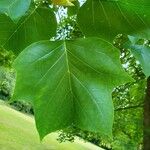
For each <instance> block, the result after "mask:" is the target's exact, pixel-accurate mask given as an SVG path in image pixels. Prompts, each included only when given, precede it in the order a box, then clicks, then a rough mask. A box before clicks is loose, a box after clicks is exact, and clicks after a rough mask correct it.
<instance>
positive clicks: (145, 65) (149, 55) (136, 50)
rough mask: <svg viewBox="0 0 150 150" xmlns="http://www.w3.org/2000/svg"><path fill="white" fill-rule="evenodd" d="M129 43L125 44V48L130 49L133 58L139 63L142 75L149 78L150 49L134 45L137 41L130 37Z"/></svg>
mask: <svg viewBox="0 0 150 150" xmlns="http://www.w3.org/2000/svg"><path fill="white" fill-rule="evenodd" d="M130 39H131V42H129V43H126V45H125V47H128V48H130V50H131V52H132V53H133V55H134V56H135V58H136V59H137V60H138V61H139V62H140V64H141V66H142V69H143V72H144V74H145V75H146V76H147V77H149V76H150V47H149V46H146V45H140V44H138V43H136V41H137V39H136V38H133V37H130Z"/></svg>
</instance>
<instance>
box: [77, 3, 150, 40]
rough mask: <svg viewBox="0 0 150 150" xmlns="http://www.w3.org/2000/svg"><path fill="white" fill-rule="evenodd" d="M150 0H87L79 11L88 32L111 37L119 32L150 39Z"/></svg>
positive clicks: (83, 29)
mask: <svg viewBox="0 0 150 150" xmlns="http://www.w3.org/2000/svg"><path fill="white" fill-rule="evenodd" d="M149 10H150V1H149V0H134V1H131V0H87V2H86V3H85V4H84V5H83V6H82V7H81V9H80V10H79V13H78V23H79V25H80V28H81V30H82V31H83V33H84V34H85V36H99V37H101V38H105V39H106V40H108V41H111V42H112V40H113V39H114V37H115V36H116V35H117V34H127V35H134V36H138V37H140V38H146V39H150V19H149V18H150V11H149Z"/></svg>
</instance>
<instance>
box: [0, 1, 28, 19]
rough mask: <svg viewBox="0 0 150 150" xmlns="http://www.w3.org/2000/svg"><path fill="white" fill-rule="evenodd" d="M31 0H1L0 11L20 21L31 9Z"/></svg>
mask: <svg viewBox="0 0 150 150" xmlns="http://www.w3.org/2000/svg"><path fill="white" fill-rule="evenodd" d="M30 3H31V0H0V12H1V13H6V14H7V15H8V16H9V17H10V18H11V19H12V20H14V21H18V20H19V19H20V18H21V17H22V16H23V15H24V14H25V13H26V11H27V10H28V9H29V6H30Z"/></svg>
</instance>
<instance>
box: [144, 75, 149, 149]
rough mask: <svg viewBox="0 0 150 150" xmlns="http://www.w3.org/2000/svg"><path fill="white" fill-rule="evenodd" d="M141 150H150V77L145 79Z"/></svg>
mask: <svg viewBox="0 0 150 150" xmlns="http://www.w3.org/2000/svg"><path fill="white" fill-rule="evenodd" d="M143 144H144V145H143V147H144V148H143V149H144V150H150V77H148V79H147V89H146V96H145V102H144V138H143Z"/></svg>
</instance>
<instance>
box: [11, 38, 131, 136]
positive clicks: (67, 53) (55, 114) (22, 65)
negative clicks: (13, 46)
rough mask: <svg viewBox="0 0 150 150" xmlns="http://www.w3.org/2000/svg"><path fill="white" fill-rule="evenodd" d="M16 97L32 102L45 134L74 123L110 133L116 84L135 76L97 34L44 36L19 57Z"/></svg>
mask: <svg viewBox="0 0 150 150" xmlns="http://www.w3.org/2000/svg"><path fill="white" fill-rule="evenodd" d="M14 67H15V69H16V71H17V81H16V88H15V93H14V97H13V99H19V100H26V101H29V102H31V103H33V106H34V110H35V119H36V125H37V129H38V131H39V134H40V137H41V139H42V138H43V137H44V136H45V135H47V134H48V133H50V132H53V131H56V130H60V129H63V128H65V127H67V126H70V125H72V124H74V125H75V126H77V127H78V128H81V129H83V130H88V131H93V132H100V133H101V135H109V136H110V135H111V132H112V124H113V104H112V100H111V93H112V90H113V88H114V87H116V86H118V85H120V84H123V83H126V82H129V81H131V79H130V77H129V76H128V75H127V74H126V73H125V72H124V70H123V69H122V68H121V65H120V61H119V53H118V50H117V49H116V48H115V47H113V45H111V44H110V43H108V42H106V41H104V40H102V39H99V38H86V39H77V40H75V41H55V42H50V41H41V42H37V43H34V44H32V45H30V46H29V47H27V48H26V49H25V50H24V51H23V52H22V53H21V54H20V55H19V56H18V58H17V59H16V60H15V63H14Z"/></svg>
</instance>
